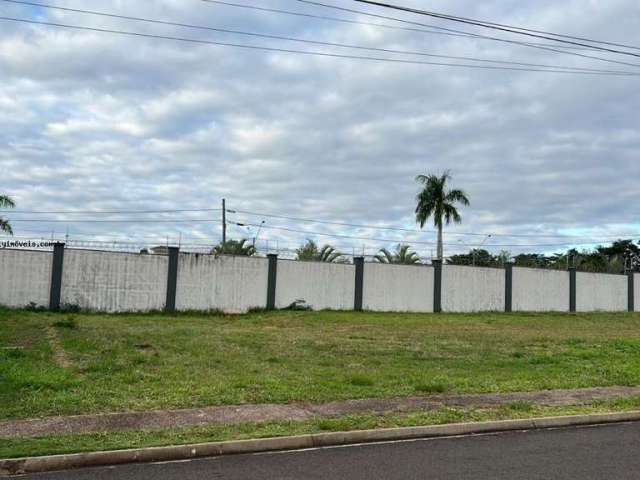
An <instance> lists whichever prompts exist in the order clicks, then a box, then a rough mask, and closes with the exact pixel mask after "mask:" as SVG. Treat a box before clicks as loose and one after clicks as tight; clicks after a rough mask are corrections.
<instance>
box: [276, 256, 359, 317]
mask: <svg viewBox="0 0 640 480" xmlns="http://www.w3.org/2000/svg"><path fill="white" fill-rule="evenodd" d="M354 291H355V267H354V266H353V265H347V264H341V263H323V262H296V261H293V260H279V261H278V280H277V283H276V308H285V307H288V306H289V305H291V304H292V303H293V302H295V301H296V300H304V301H305V302H307V304H309V305H311V306H312V307H313V309H314V310H324V309H332V310H353V301H354Z"/></svg>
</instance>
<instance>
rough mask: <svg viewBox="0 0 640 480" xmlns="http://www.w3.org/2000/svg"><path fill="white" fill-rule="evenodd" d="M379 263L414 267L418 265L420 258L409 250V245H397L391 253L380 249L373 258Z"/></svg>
mask: <svg viewBox="0 0 640 480" xmlns="http://www.w3.org/2000/svg"><path fill="white" fill-rule="evenodd" d="M374 258H375V260H376V261H377V262H380V263H395V264H402V265H415V264H416V263H420V257H419V256H418V254H417V253H416V252H412V251H411V250H409V245H402V244H401V243H399V244H398V245H397V246H396V249H395V251H394V252H393V253H392V252H390V251H389V250H387V249H386V248H381V249H380V250H379V251H378V254H377V255H376V256H375V257H374Z"/></svg>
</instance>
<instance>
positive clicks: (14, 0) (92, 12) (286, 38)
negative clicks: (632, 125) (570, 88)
mask: <svg viewBox="0 0 640 480" xmlns="http://www.w3.org/2000/svg"><path fill="white" fill-rule="evenodd" d="M0 1H3V2H8V3H14V4H19V5H28V6H37V7H40V8H48V9H54V10H61V11H66V12H74V13H82V14H86V15H96V16H102V17H108V18H117V19H122V20H131V21H137V22H145V23H151V24H159V25H169V26H174V27H182V28H190V29H196V30H206V31H214V32H220V33H228V34H233V35H243V36H250V37H258V38H267V39H271V40H284V41H289V42H297V43H306V44H312V45H323V46H329V47H340V48H351V49H355V50H366V51H373V52H382V53H392V54H400V55H416V56H424V57H432V58H445V59H451V60H465V61H472V62H488V63H496V64H502V65H519V66H525V67H538V68H551V69H563V70H571V71H585V72H598V73H605V72H606V73H622V74H629V73H631V72H624V71H619V70H602V69H593V68H583V67H566V66H563V65H545V64H539V63H526V62H515V61H507V60H494V59H486V58H477V57H465V56H454V55H440V54H434V53H428V52H422V51H407V50H398V49H390V48H379V47H366V46H362V45H353V44H347V43H336V42H325V41H318V40H309V39H304V38H296V37H289V36H282V35H271V34H264V33H257V32H247V31H242V30H232V29H227V28H219V27H211V26H203V25H194V24H188V23H179V22H171V21H166V20H157V19H150V18H143V17H132V16H128V15H119V14H114V13H107V12H98V11H95V10H84V9H77V8H68V7H59V6H56V5H48V4H44V3H37V2H29V1H23V0H0Z"/></svg>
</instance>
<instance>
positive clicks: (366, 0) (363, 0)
mask: <svg viewBox="0 0 640 480" xmlns="http://www.w3.org/2000/svg"><path fill="white" fill-rule="evenodd" d="M297 1H299V2H304V3H311V2H309V1H308V0H297ZM355 1H356V2H359V3H366V4H368V5H376V6H378V7H384V8H390V9H393V10H400V11H403V12H410V13H416V14H418V15H426V16H429V17H435V18H441V19H443V20H450V21H452V22H459V23H465V24H468V25H475V26H478V27H484V28H490V29H492V30H499V31H502V32H509V33H515V34H517V35H525V36H528V37H534V38H541V39H544V40H551V41H554V42H559V43H564V44H569V45H577V46H580V47H590V48H591V49H593V50H600V51H603V52H609V53H616V54H619V55H629V56H632V57H640V54H638V53H633V52H627V51H624V50H616V49H614V48H608V47H599V46H597V45H589V44H586V43H581V42H576V41H573V40H568V39H562V38H555V37H553V36H549V35H542V34H539V33H533V32H532V31H530V30H527V29H522V28H519V27H506V26H498V24H492V23H485V22H481V21H479V20H473V19H467V18H464V17H454V16H451V15H445V14H442V13H436V12H429V11H427V10H419V9H417V8H409V7H403V6H400V5H393V4H390V3H384V2H377V1H374V0H355ZM516 29H517V30H516ZM551 35H555V34H551ZM587 41H590V42H594V43H603V42H598V41H594V40H587ZM622 46H623V47H627V48H628V45H622ZM631 48H637V47H631Z"/></svg>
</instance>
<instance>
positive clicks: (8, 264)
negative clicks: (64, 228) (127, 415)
mask: <svg viewBox="0 0 640 480" xmlns="http://www.w3.org/2000/svg"><path fill="white" fill-rule="evenodd" d="M52 258H53V254H52V253H51V252H37V251H27V250H8V249H1V250H0V305H5V306H7V307H14V308H19V307H25V306H27V305H29V304H30V303H31V302H33V303H35V304H36V305H37V306H40V307H48V306H49V288H50V287H49V286H50V284H51V261H52Z"/></svg>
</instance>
